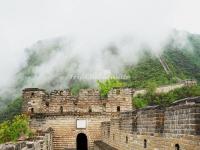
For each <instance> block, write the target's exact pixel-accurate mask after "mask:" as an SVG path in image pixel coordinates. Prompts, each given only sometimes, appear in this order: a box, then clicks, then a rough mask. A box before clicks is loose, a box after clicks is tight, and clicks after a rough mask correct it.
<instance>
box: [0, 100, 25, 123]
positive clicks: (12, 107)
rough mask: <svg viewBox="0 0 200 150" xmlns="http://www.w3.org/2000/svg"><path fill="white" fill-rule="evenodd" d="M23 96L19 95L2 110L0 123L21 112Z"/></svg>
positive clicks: (0, 111)
mask: <svg viewBox="0 0 200 150" xmlns="http://www.w3.org/2000/svg"><path fill="white" fill-rule="evenodd" d="M21 106H22V98H21V97H18V98H16V99H14V100H13V101H11V102H10V103H9V104H8V105H7V107H6V108H4V109H3V110H0V123H1V122H2V121H4V120H11V119H12V118H13V117H14V116H15V115H19V114H20V113H21Z"/></svg>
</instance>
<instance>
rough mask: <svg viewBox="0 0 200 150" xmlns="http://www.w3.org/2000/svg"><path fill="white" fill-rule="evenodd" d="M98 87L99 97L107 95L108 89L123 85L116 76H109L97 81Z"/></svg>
mask: <svg viewBox="0 0 200 150" xmlns="http://www.w3.org/2000/svg"><path fill="white" fill-rule="evenodd" d="M97 83H98V87H99V89H100V95H101V97H107V96H108V93H109V91H110V90H111V89H112V88H114V87H123V86H124V84H123V83H122V82H121V81H119V80H118V79H116V78H113V77H110V78H109V79H107V80H105V81H99V80H98V81H97Z"/></svg>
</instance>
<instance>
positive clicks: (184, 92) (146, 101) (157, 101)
mask: <svg viewBox="0 0 200 150" xmlns="http://www.w3.org/2000/svg"><path fill="white" fill-rule="evenodd" d="M195 96H200V85H195V86H191V87H182V88H179V89H175V90H173V91H170V92H168V93H159V94H158V93H155V92H150V91H148V90H147V93H146V94H144V95H138V96H136V97H134V98H133V104H134V106H135V107H136V108H143V107H145V106H148V105H160V106H164V107H165V106H168V105H170V104H171V103H173V102H174V101H176V100H179V99H183V98H187V97H195Z"/></svg>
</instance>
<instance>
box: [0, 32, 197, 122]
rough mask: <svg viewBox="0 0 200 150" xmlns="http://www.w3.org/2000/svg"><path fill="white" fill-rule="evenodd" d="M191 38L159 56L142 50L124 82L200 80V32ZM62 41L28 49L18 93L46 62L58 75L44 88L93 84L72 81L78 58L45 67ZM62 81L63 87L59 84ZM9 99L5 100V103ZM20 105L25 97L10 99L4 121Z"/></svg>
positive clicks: (135, 85)
mask: <svg viewBox="0 0 200 150" xmlns="http://www.w3.org/2000/svg"><path fill="white" fill-rule="evenodd" d="M187 40H188V41H187V42H188V45H187V46H177V44H174V43H176V42H177V41H176V39H173V38H171V39H170V40H169V41H168V43H167V44H166V46H165V47H164V48H163V50H162V53H161V54H159V55H155V54H154V53H152V51H148V50H145V51H143V52H141V56H140V58H139V61H138V62H137V63H136V64H133V65H127V66H125V68H124V72H122V73H125V74H126V75H127V76H128V77H129V78H128V79H127V80H123V81H121V82H122V83H123V85H125V86H127V87H133V88H145V87H147V85H148V84H149V83H152V82H153V83H155V84H156V85H157V86H159V85H165V84H171V83H176V82H179V81H181V80H185V79H196V80H197V81H198V82H200V35H194V34H189V33H187ZM62 44H63V43H62V42H61V41H60V39H57V40H55V41H53V42H52V41H51V42H49V43H48V42H47V43H43V42H39V45H40V46H38V45H36V46H34V47H33V48H31V49H29V50H28V55H29V57H27V63H26V64H25V65H24V66H23V67H22V69H21V70H20V71H19V72H18V73H17V75H16V84H15V85H14V88H15V89H16V90H15V91H16V92H20V91H21V89H22V88H24V87H25V85H26V86H27V85H28V86H30V87H32V86H35V84H34V81H35V80H33V78H34V77H35V76H38V74H37V71H38V66H41V64H42V65H44V67H43V69H44V71H45V67H50V68H51V67H53V68H54V69H55V70H54V71H55V72H56V75H57V76H53V77H52V78H49V76H46V78H45V79H48V80H47V81H46V80H45V81H41V85H42V87H50V88H49V89H55V88H58V87H60V88H63V87H65V86H66V88H71V89H72V92H73V93H74V94H76V93H77V92H78V90H79V89H80V88H88V87H89V86H90V85H89V84H87V83H86V82H80V81H75V82H74V81H69V80H68V79H69V76H70V73H74V72H75V71H76V69H77V68H78V66H79V62H78V61H76V60H77V59H78V58H74V57H73V58H70V59H67V60H66V61H65V63H64V64H62V65H63V67H64V69H63V68H59V66H45V65H46V62H47V61H49V60H51V58H52V57H53V56H54V55H55V54H56V55H58V54H57V53H56V52H60V51H62V46H63V45H62ZM38 47H39V48H38ZM160 58H161V59H162V61H163V62H164V63H165V64H166V65H167V68H168V73H167V72H166V70H164V68H163V65H162V64H161V62H160ZM52 61H53V60H52ZM57 61H58V60H57ZM72 71H73V72H72ZM67 77H68V78H67ZM27 83H28V84H27ZM61 83H62V86H59V85H60V84H61ZM14 94H15V93H13V95H14ZM9 100H10V99H1V101H2V102H3V101H4V103H5V101H7V102H8V101H9ZM2 102H1V103H2ZM20 106H21V98H17V99H16V100H14V101H13V100H12V101H10V102H8V104H7V107H6V108H4V109H1V111H0V122H1V121H2V120H4V119H10V118H12V117H13V116H14V115H15V114H18V113H20Z"/></svg>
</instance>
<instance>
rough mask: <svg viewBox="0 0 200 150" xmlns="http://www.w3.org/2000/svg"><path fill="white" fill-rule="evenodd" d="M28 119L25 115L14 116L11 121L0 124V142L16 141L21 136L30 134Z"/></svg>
mask: <svg viewBox="0 0 200 150" xmlns="http://www.w3.org/2000/svg"><path fill="white" fill-rule="evenodd" d="M31 134H32V133H31V131H30V129H29V120H28V117H27V116H25V115H18V116H15V117H14V118H13V119H12V120H11V121H4V122H3V123H1V124H0V143H5V142H9V141H16V140H17V139H19V137H21V136H26V137H29V136H31Z"/></svg>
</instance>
